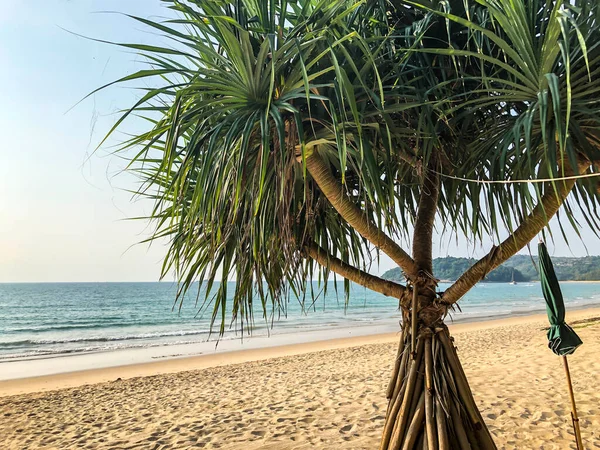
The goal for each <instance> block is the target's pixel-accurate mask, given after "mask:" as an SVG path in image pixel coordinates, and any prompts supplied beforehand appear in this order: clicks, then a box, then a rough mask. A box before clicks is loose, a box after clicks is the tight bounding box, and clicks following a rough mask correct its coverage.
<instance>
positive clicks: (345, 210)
mask: <svg viewBox="0 0 600 450" xmlns="http://www.w3.org/2000/svg"><path fill="white" fill-rule="evenodd" d="M300 161H302V159H301V157H300ZM305 162H306V168H307V170H308V172H309V173H310V175H311V176H312V177H313V179H314V180H315V182H316V183H317V185H318V186H319V189H320V190H321V192H322V193H323V194H324V195H325V197H327V199H328V200H329V202H330V203H331V205H332V206H333V207H334V208H335V209H336V211H337V212H338V213H339V214H340V216H342V218H343V219H344V220H345V221H346V222H348V223H349V224H350V226H352V227H353V228H354V229H355V230H356V231H358V232H359V233H360V234H361V236H363V237H364V238H365V239H367V240H368V241H370V242H371V243H372V244H373V245H374V246H375V247H377V248H379V249H380V250H381V251H382V252H384V253H385V254H386V255H388V256H389V257H390V258H392V260H393V261H394V262H395V263H396V264H398V266H399V267H400V268H401V269H402V270H403V271H404V272H405V273H406V276H407V277H408V278H409V279H411V280H412V279H415V278H416V277H417V274H418V270H417V266H416V264H415V262H414V261H413V259H412V258H411V257H410V256H409V255H408V254H407V253H406V252H405V251H404V250H403V249H402V248H400V246H399V245H398V244H396V243H395V242H394V241H393V240H392V239H391V238H390V237H389V236H388V235H387V234H385V233H384V232H383V231H382V230H380V229H379V228H378V227H377V225H375V223H373V222H372V221H371V220H369V218H368V217H367V215H366V214H365V213H364V212H363V211H361V210H360V209H359V208H358V206H356V205H355V204H354V203H353V202H352V201H351V200H350V199H349V198H348V196H347V195H346V193H345V192H344V187H343V186H342V185H341V184H340V183H339V182H338V180H337V179H335V178H334V177H333V175H332V174H331V171H330V170H329V165H328V164H327V163H326V162H325V161H324V160H323V159H322V158H321V157H320V156H319V155H318V154H317V153H316V152H312V153H311V154H310V155H308V156H307V157H306V159H305Z"/></svg>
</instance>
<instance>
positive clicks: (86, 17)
mask: <svg viewBox="0 0 600 450" xmlns="http://www.w3.org/2000/svg"><path fill="white" fill-rule="evenodd" d="M100 11H120V12H124V13H129V14H134V15H139V16H143V17H154V18H157V17H159V16H163V17H164V16H166V15H169V14H170V12H169V11H168V10H166V9H165V8H164V7H163V6H161V4H160V1H159V0H126V1H123V0H70V1H68V0H28V1H11V2H8V1H5V2H3V5H2V13H1V14H0V61H1V62H2V70H0V98H1V99H2V107H0V135H1V136H2V145H1V146H0V282H11V281H154V280H157V279H158V276H159V271H160V262H161V259H162V257H163V255H164V251H165V249H164V247H162V246H160V245H154V246H153V247H152V248H150V249H149V248H148V246H144V245H134V244H135V243H137V242H139V241H140V240H141V239H143V238H144V237H145V236H147V231H148V230H147V228H146V224H145V223H144V222H140V221H127V220H124V219H126V218H128V217H135V216H139V215H142V214H144V212H145V210H146V209H147V208H148V205H144V204H142V203H141V202H132V201H131V195H130V194H128V193H126V192H124V191H123V190H122V189H123V188H131V187H133V179H132V178H131V177H130V176H129V175H126V174H125V175H123V174H119V175H118V176H117V174H118V173H119V171H120V169H121V168H122V162H121V161H119V160H118V159H117V158H115V157H113V156H109V155H108V149H103V150H100V151H99V152H97V153H96V154H94V155H92V156H91V157H89V158H88V156H89V155H90V153H91V152H92V151H93V149H94V148H95V146H96V145H97V144H98V142H99V141H100V140H101V138H102V136H103V135H104V133H105V132H106V131H107V129H108V128H109V127H110V126H111V124H112V123H114V121H115V120H116V117H117V116H116V114H115V112H116V111H117V110H118V109H119V108H123V107H126V106H128V105H130V104H131V103H132V102H133V101H134V99H135V98H136V95H137V93H136V92H135V91H134V90H131V89H126V88H124V87H113V88H110V89H108V90H105V91H102V92H101V93H98V94H96V95H94V96H93V97H91V98H89V99H87V100H86V101H84V102H83V103H81V104H80V105H78V106H76V107H75V108H74V109H72V110H71V111H69V112H68V113H67V111H68V110H69V108H71V107H72V106H73V105H74V104H76V103H77V102H78V101H79V100H80V99H81V98H82V97H84V96H85V95H86V94H87V93H89V92H91V91H92V90H94V89H95V88H97V87H99V86H101V85H103V84H105V83H107V82H110V81H112V80H114V79H117V78H119V77H121V76H123V75H126V74H128V73H131V72H133V71H135V70H136V69H138V68H139V67H140V63H139V61H137V59H136V56H135V55H134V54H132V53H129V52H127V51H125V50H124V49H121V48H117V47H114V46H110V45H106V44H101V43H97V42H93V41H90V40H86V39H82V38H80V37H77V36H74V35H73V34H70V33H68V32H66V31H64V30H63V29H67V30H70V31H72V32H74V33H79V34H83V35H86V36H89V37H94V38H100V39H106V40H111V41H121V42H140V41H141V42H145V43H152V42H156V41H157V40H160V38H159V37H157V36H155V35H153V34H151V33H149V32H148V30H144V29H143V27H142V25H141V24H138V23H136V22H134V21H132V20H131V19H128V18H127V17H123V16H121V15H117V14H104V13H98V12H100ZM129 126H130V127H132V126H135V124H130V125H129ZM129 129H130V130H131V128H129ZM118 138H119V136H118V135H117V136H116V140H115V139H113V140H112V141H111V144H115V143H116V142H117V140H118ZM585 240H586V242H587V244H588V250H589V251H590V253H592V254H598V250H597V245H596V244H597V242H598V240H597V238H595V237H593V236H592V235H591V233H586V234H585ZM132 245H133V247H132ZM571 251H572V253H574V254H576V255H584V254H585V250H584V247H583V245H582V244H581V242H579V241H577V239H576V238H575V239H574V240H573V242H572V245H571ZM571 251H569V250H568V249H567V247H566V246H565V245H564V244H562V243H559V244H558V246H557V248H556V249H555V254H557V255H569V254H571ZM448 253H450V254H453V255H456V256H467V255H472V254H475V255H481V254H483V253H484V252H483V251H482V250H481V249H473V248H472V247H471V248H469V247H468V246H467V245H465V244H463V243H461V244H459V245H458V246H454V245H453V246H451V247H450V248H448V247H446V246H442V247H441V248H440V247H439V244H438V247H437V254H440V255H446V254H448ZM390 267H392V265H391V264H390V262H389V260H387V259H384V260H383V261H382V265H381V267H380V268H373V270H372V271H373V272H374V273H379V272H381V271H383V270H385V269H388V268H390Z"/></svg>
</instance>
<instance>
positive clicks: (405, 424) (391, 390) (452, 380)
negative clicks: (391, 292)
mask: <svg viewBox="0 0 600 450" xmlns="http://www.w3.org/2000/svg"><path fill="white" fill-rule="evenodd" d="M410 296H412V294H411V293H407V294H406V295H405V296H404V298H403V299H402V302H401V303H402V313H403V325H402V335H401V338H400V344H399V346H398V354H397V356H396V363H395V364H394V370H393V373H392V378H391V380H390V383H389V385H388V390H387V398H388V400H389V404H388V410H387V414H386V420H385V426H384V430H383V436H382V439H381V444H380V447H379V448H380V450H392V449H393V450H410V449H417V448H418V449H421V448H428V449H440V450H454V449H457V450H467V449H473V450H475V449H479V450H493V449H496V445H495V444H494V441H493V439H492V436H491V434H490V432H489V431H488V429H487V427H486V425H485V423H484V421H483V418H482V417H481V414H480V413H479V410H478V409H477V404H476V403H475V400H474V399H473V394H472V393H471V389H470V387H469V383H468V381H467V378H466V376H465V373H464V371H463V369H462V366H461V364H460V361H459V359H458V355H457V352H456V348H455V347H454V344H453V340H452V338H451V337H450V334H449V332H448V327H446V325H445V324H444V322H443V316H444V310H443V308H444V307H443V306H442V305H441V304H439V303H437V302H435V301H432V300H431V299H430V298H429V299H427V298H422V297H419V296H418V295H417V297H419V302H418V304H419V305H420V308H419V314H418V315H417V327H416V329H417V333H416V339H414V340H413V336H412V333H413V331H412V329H413V327H412V326H411V325H412V324H411V315H412V314H411V312H412V311H410V306H409V305H408V301H409V300H408V298H409V297H410ZM413 342H414V344H413ZM413 345H414V348H412V347H413Z"/></svg>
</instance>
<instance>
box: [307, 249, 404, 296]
mask: <svg viewBox="0 0 600 450" xmlns="http://www.w3.org/2000/svg"><path fill="white" fill-rule="evenodd" d="M306 250H307V252H308V255H309V256H310V257H311V258H312V259H314V260H315V261H316V262H318V263H319V264H320V265H322V266H323V267H327V268H328V269H330V270H332V271H334V272H335V273H337V274H338V275H340V276H342V277H344V278H346V279H347V280H350V281H353V282H354V283H356V284H360V285H361V286H364V287H366V288H367V289H370V290H372V291H375V292H379V293H380V294H383V295H386V296H388V297H395V298H398V299H399V298H401V297H402V296H403V294H404V292H405V291H406V288H405V287H404V286H402V285H401V284H398V283H394V282H393V281H388V280H384V279H383V278H379V277H376V276H375V275H371V274H370V273H367V272H364V271H362V270H360V269H357V268H356V267H353V266H351V265H349V264H346V263H345V262H343V261H342V260H341V259H339V258H336V257H335V256H332V255H330V254H329V253H327V252H326V251H325V250H324V249H322V248H321V247H319V246H318V245H317V244H315V243H312V244H309V245H307V246H306Z"/></svg>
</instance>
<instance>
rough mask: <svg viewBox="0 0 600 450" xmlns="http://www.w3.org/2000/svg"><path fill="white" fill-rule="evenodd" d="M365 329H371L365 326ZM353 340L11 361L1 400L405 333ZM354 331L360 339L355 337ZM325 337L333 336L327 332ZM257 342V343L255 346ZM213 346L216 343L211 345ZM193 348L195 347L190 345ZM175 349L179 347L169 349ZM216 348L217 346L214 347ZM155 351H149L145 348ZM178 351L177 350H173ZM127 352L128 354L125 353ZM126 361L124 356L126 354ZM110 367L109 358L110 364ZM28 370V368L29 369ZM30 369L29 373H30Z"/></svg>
mask: <svg viewBox="0 0 600 450" xmlns="http://www.w3.org/2000/svg"><path fill="white" fill-rule="evenodd" d="M590 315H599V316H600V307H599V306H598V305H593V306H590V307H583V308H580V309H571V310H569V311H568V312H567V321H568V322H573V321H575V320H578V319H579V318H580V317H583V316H590ZM545 321H547V317H546V315H545V314H540V313H537V312H535V313H532V314H527V315H519V316H512V317H503V318H497V317H496V318H490V319H487V320H477V321H462V322H458V323H452V322H450V323H448V327H449V329H450V331H451V333H452V334H454V335H457V334H461V333H465V332H472V331H480V330H488V329H494V328H500V327H505V326H513V325H519V324H527V323H531V322H543V323H545ZM362 328H363V330H361V331H365V329H367V328H368V327H362ZM349 331H351V332H350V334H351V335H350V336H344V337H335V338H331V337H329V338H325V339H319V337H321V336H315V335H313V338H317V339H314V340H312V341H308V342H307V341H304V342H288V343H280V341H281V340H278V341H275V338H281V337H282V336H284V335H274V336H271V337H266V338H262V339H263V340H264V339H270V340H272V342H273V344H274V345H271V346H260V345H259V346H258V347H257V346H254V347H252V346H248V347H246V348H243V349H239V348H238V349H230V350H227V349H225V350H224V351H220V352H218V351H216V352H215V351H213V352H212V353H202V352H200V354H186V355H182V354H176V353H175V354H171V355H168V356H159V357H154V358H153V359H151V360H149V361H145V362H139V361H138V362H136V361H135V358H132V356H131V355H124V357H122V358H118V359H117V360H116V361H113V362H116V363H117V364H114V365H104V366H100V367H89V368H86V369H83V370H64V368H65V367H66V366H64V365H63V364H61V360H64V359H65V358H77V356H82V357H83V356H85V357H87V358H88V359H90V358H91V359H92V360H93V359H94V358H95V359H96V364H97V363H98V361H97V360H98V356H101V355H102V353H96V354H87V355H76V356H68V357H64V358H63V357H58V358H52V360H53V361H54V362H55V363H58V364H59V365H60V366H61V367H58V369H63V370H60V371H58V372H56V373H51V374H45V375H36V376H22V375H23V374H31V373H35V372H32V371H31V367H27V364H25V365H24V363H31V361H23V362H10V363H2V364H0V370H2V371H3V372H5V370H3V369H6V367H7V366H8V365H9V364H10V365H21V366H22V367H20V368H18V369H17V371H19V370H21V372H20V374H21V376H17V377H13V378H9V379H4V380H0V397H6V396H11V395H18V394H28V393H34V392H46V391H52V390H58V389H65V388H72V387H78V386H84V385H91V384H97V383H104V382H111V381H112V382H114V381H115V380H119V379H120V380H125V379H131V378H139V377H149V376H156V375H164V374H172V373H178V372H185V371H194V370H201V369H208V368H214V367H221V366H227V365H234V364H243V363H249V362H256V361H265V360H271V359H274V358H281V357H287V356H297V355H304V354H308V353H314V352H322V351H327V350H336V349H345V348H350V347H360V346H364V345H370V344H385V343H392V342H396V340H397V339H398V333H399V330H398V331H396V332H387V333H364V334H361V333H360V332H358V333H357V332H356V330H349ZM352 331H354V335H352ZM322 334H330V333H328V331H325V332H324V333H322ZM235 342H238V341H235ZM249 342H251V341H249ZM208 344H210V345H211V346H213V343H212V342H209V343H208ZM186 345H192V344H186ZM168 347H169V348H173V347H176V346H168ZM213 347H214V346H213ZM139 350H149V349H139ZM173 350H175V349H173ZM115 353H117V352H115V351H113V352H106V354H105V356H106V355H108V356H111V355H112V356H114V355H113V354H115ZM122 353H125V354H126V353H128V352H127V351H122ZM122 356H123V355H122ZM48 361H49V360H48V359H43V360H36V361H34V362H35V363H36V364H38V365H40V364H39V363H40V362H41V363H42V364H44V363H45V364H46V365H47V364H48ZM105 362H106V359H105ZM23 365H24V367H23ZM27 369H28V370H27Z"/></svg>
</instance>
